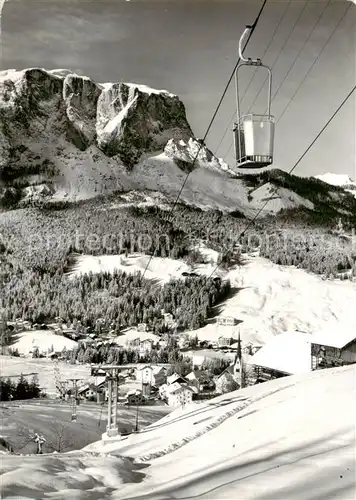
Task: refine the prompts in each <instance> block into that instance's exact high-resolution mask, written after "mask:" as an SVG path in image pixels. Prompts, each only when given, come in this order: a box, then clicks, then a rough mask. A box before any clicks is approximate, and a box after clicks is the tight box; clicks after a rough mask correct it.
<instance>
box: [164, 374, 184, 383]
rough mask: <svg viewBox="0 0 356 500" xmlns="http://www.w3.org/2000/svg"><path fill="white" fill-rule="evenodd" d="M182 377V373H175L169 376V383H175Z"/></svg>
mask: <svg viewBox="0 0 356 500" xmlns="http://www.w3.org/2000/svg"><path fill="white" fill-rule="evenodd" d="M180 378H183V377H182V376H181V375H178V373H173V375H170V376H169V377H167V383H168V384H169V385H172V384H174V382H175V381H176V380H179V379H180Z"/></svg>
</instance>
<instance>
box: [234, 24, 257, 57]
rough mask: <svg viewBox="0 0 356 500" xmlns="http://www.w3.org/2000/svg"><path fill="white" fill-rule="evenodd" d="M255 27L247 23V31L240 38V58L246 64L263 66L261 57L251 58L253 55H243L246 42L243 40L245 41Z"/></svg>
mask: <svg viewBox="0 0 356 500" xmlns="http://www.w3.org/2000/svg"><path fill="white" fill-rule="evenodd" d="M253 29H254V27H253V26H250V25H246V28H245V31H244V32H243V33H242V36H241V37H240V40H239V58H240V60H241V61H242V62H244V63H245V64H249V65H251V66H261V65H262V61H261V59H251V57H248V58H246V57H244V55H243V51H244V47H243V45H244V43H243V42H244V40H245V38H246V36H247V35H249V34H250V32H251V31H252V30H253Z"/></svg>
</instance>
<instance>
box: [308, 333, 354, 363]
mask: <svg viewBox="0 0 356 500" xmlns="http://www.w3.org/2000/svg"><path fill="white" fill-rule="evenodd" d="M310 355H311V368H312V370H318V369H321V368H328V367H332V366H343V365H348V364H352V363H356V331H355V330H348V329H342V328H340V330H339V331H338V330H337V329H332V330H331V329H329V330H324V331H322V332H320V333H317V334H315V335H313V336H312V340H311V352H310Z"/></svg>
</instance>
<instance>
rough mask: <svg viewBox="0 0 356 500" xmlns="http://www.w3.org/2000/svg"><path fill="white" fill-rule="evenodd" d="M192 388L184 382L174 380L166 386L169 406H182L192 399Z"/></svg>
mask: <svg viewBox="0 0 356 500" xmlns="http://www.w3.org/2000/svg"><path fill="white" fill-rule="evenodd" d="M193 393H194V391H193V389H192V388H191V387H190V386H188V385H186V384H184V385H183V384H179V383H178V382H175V383H174V384H171V385H169V386H168V387H167V390H166V399H167V403H168V405H169V406H174V407H177V406H184V405H186V404H189V403H191V402H192V400H193Z"/></svg>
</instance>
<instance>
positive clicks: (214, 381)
mask: <svg viewBox="0 0 356 500" xmlns="http://www.w3.org/2000/svg"><path fill="white" fill-rule="evenodd" d="M162 314H164V317H165V321H166V322H167V325H168V328H169V330H168V331H167V332H166V333H165V334H162V335H160V336H158V335H154V334H153V333H152V332H149V331H148V328H147V325H146V324H144V323H143V324H139V325H137V326H136V327H131V328H127V329H124V330H123V331H122V332H120V335H117V333H116V332H110V331H109V332H102V333H101V334H100V335H97V334H93V333H89V332H83V329H82V328H81V325H80V324H79V323H77V324H74V325H65V324H63V322H61V321H58V322H57V323H54V324H50V325H31V324H30V322H22V321H16V322H12V323H9V324H8V328H9V329H10V330H11V331H12V333H13V334H14V335H15V337H21V335H22V336H23V337H24V338H25V337H26V336H27V337H28V339H29V340H28V342H27V344H26V346H27V347H26V348H27V350H26V348H23V349H20V350H22V352H18V351H19V349H18V348H17V347H16V346H17V345H19V346H20V345H21V342H20V341H19V343H18V344H16V343H15V344H14V346H13V347H12V349H10V352H9V353H11V354H12V355H14V352H15V351H17V352H16V355H18V356H19V357H22V358H23V357H32V358H46V359H48V361H49V362H51V363H52V364H53V373H54V375H53V376H54V378H55V387H56V395H55V397H59V398H60V399H62V400H67V401H69V402H70V403H71V407H72V420H76V415H77V410H78V406H80V404H81V402H83V401H86V402H93V404H102V405H103V404H104V405H105V404H107V408H108V417H107V419H108V420H107V432H108V433H109V434H110V432H111V434H112V433H113V432H114V433H115V432H116V431H115V429H116V430H117V411H118V409H117V408H118V406H120V405H128V406H135V407H137V408H138V407H140V406H144V405H152V404H165V405H168V406H169V407H171V408H172V409H174V408H178V407H181V408H184V407H185V406H186V405H189V404H190V403H192V402H193V401H194V402H195V401H203V400H206V399H210V398H213V397H216V396H217V395H220V394H224V393H227V392H231V391H234V390H237V389H239V388H243V387H246V386H249V385H254V384H258V383H263V382H265V381H268V380H271V379H274V378H280V377H285V376H288V375H296V374H303V373H308V372H310V371H313V370H318V369H323V368H328V367H335V366H342V365H346V364H351V363H355V362H356V332H355V331H353V330H351V331H347V332H346V331H345V330H340V331H339V332H335V331H331V330H330V331H320V332H315V333H314V334H313V335H311V334H310V333H305V332H301V331H288V332H285V333H282V334H279V335H276V336H273V337H272V338H271V339H270V340H269V341H267V342H266V343H265V344H264V345H263V346H255V345H252V344H251V342H249V343H244V342H243V331H241V328H240V327H239V325H238V322H237V320H236V318H233V317H229V316H226V317H224V316H220V317H218V318H217V319H216V323H217V328H218V330H217V331H218V332H219V333H220V335H219V336H218V337H217V339H216V341H208V340H200V339H199V338H198V337H197V336H195V337H193V336H188V335H187V334H186V333H185V332H177V328H176V325H175V322H174V318H173V316H172V314H168V313H165V312H164V311H162ZM231 332H232V333H231ZM31 335H32V341H30V338H31ZM46 335H47V336H48V335H50V336H51V337H50V338H51V339H52V340H53V339H54V338H55V337H56V338H57V339H67V340H68V341H69V342H70V343H71V344H70V345H69V346H68V345H67V347H66V346H64V348H59V347H58V345H60V346H61V345H62V344H61V343H60V342H59V344H58V343H56V342H55V341H53V343H51V340H49V342H47V343H46V342H45V341H44V340H45V339H46ZM39 340H41V341H39ZM49 344H50V345H49ZM57 344H58V345H57ZM71 348H72V349H71ZM103 348H107V349H110V350H111V351H109V352H111V353H112V352H114V353H118V352H121V353H122V352H126V351H127V352H128V353H129V352H130V353H131V354H132V359H133V361H131V362H130V360H129V356H126V357H124V358H123V357H121V358H119V357H118V356H116V357H115V356H113V355H111V358H110V357H109V358H110V359H111V362H107V359H109V358H106V361H104V362H99V363H98V362H97V363H93V362H87V361H88V360H85V359H84V358H85V356H84V358H83V359H82V360H81V361H80V360H79V359H75V358H73V357H72V358H71V357H70V355H69V356H68V353H70V352H73V350H74V349H77V350H78V349H84V351H83V352H86V351H85V349H90V350H91V352H98V350H100V349H103ZM165 351H167V352H168V353H172V352H175V356H176V357H175V358H174V359H170V358H169V359H167V360H165V361H164V362H160V361H159V353H160V352H165ZM169 355H170V354H169ZM118 359H121V362H117V360H118ZM123 359H124V360H125V362H123V361H122V360H123ZM63 363H66V364H72V365H75V366H78V365H84V366H86V367H88V369H89V370H90V374H89V376H87V377H82V378H80V377H69V378H67V379H63V377H62V376H61V371H60V368H59V366H60V365H61V364H63ZM2 376H3V377H4V378H5V377H6V373H3V374H2ZM47 396H48V395H47Z"/></svg>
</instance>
